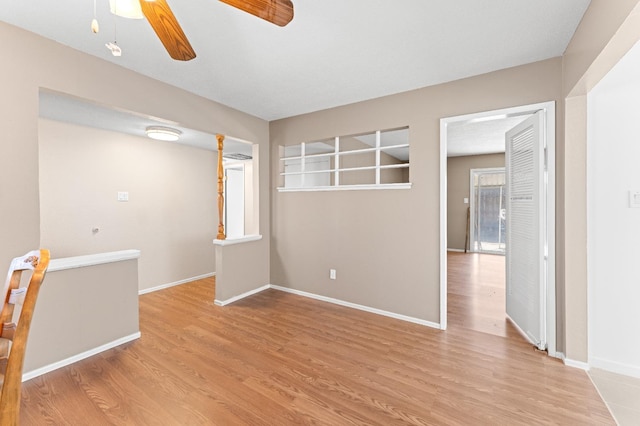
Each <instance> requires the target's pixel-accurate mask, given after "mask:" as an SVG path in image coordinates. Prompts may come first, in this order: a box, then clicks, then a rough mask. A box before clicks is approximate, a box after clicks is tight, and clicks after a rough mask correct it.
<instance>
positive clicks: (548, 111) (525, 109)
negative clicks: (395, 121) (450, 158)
mask: <svg viewBox="0 0 640 426" xmlns="http://www.w3.org/2000/svg"><path fill="white" fill-rule="evenodd" d="M540 110H543V111H544V125H545V130H544V132H545V137H546V142H547V149H546V157H547V170H548V173H547V175H546V176H547V188H548V190H547V194H546V206H547V212H546V215H547V235H546V239H547V246H546V247H545V253H546V255H547V259H548V261H547V265H548V268H547V273H546V278H547V291H546V294H547V300H546V315H545V316H546V320H547V321H546V323H547V330H546V331H547V340H548V348H547V349H548V353H549V355H550V356H553V357H557V356H559V355H558V353H557V352H556V276H555V275H556V268H555V260H556V253H555V247H556V244H555V242H556V239H555V233H556V230H555V206H556V202H555V201H556V200H555V188H556V179H555V178H556V176H555V174H556V162H555V152H556V113H555V110H556V107H555V102H554V101H550V102H543V103H538V104H532V105H523V106H518V107H512V108H504V109H499V110H493V111H484V112H478V113H474V114H466V115H460V116H455V117H446V118H441V119H440V329H442V330H446V329H447V126H448V125H449V124H450V123H454V122H458V121H469V120H473V119H476V120H477V119H487V118H489V117H494V116H504V117H509V116H518V115H525V114H532V113H534V112H537V111H540Z"/></svg>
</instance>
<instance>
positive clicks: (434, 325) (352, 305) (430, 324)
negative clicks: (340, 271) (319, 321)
mask: <svg viewBox="0 0 640 426" xmlns="http://www.w3.org/2000/svg"><path fill="white" fill-rule="evenodd" d="M269 288H272V289H274V290H278V291H284V292H286V293H291V294H295V295H297V296H303V297H308V298H310V299H315V300H320V301H323V302H329V303H333V304H334V305H340V306H345V307H347V308H352V309H358V310H360V311H365V312H370V313H372V314H377V315H383V316H385V317H390V318H395V319H398V320H401V321H407V322H411V323H414V324H419V325H425V326H427V327H431V328H437V329H440V324H437V323H435V322H431V321H426V320H423V319H419V318H414V317H409V316H406V315H401V314H396V313H393V312H389V311H383V310H382V309H376V308H370V307H368V306H364V305H358V304H357V303H351V302H345V301H344V300H340V299H334V298H332V297H326V296H320V295H318V294H314V293H307V292H306V291H300V290H294V289H291V288H287V287H281V286H279V285H274V284H270V285H269Z"/></svg>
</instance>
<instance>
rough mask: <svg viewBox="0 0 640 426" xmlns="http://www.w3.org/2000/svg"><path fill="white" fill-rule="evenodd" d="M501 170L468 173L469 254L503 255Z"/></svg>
mask: <svg viewBox="0 0 640 426" xmlns="http://www.w3.org/2000/svg"><path fill="white" fill-rule="evenodd" d="M505 183H506V180H505V173H504V167H501V168H491V169H472V170H471V180H470V190H471V214H470V227H469V228H470V235H471V251H473V252H481V253H498V254H504V253H505V248H506V238H505V217H506V210H505V208H506V191H505Z"/></svg>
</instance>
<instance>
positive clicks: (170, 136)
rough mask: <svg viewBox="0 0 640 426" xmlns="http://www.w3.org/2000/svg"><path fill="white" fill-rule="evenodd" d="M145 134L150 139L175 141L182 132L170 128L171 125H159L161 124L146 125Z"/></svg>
mask: <svg viewBox="0 0 640 426" xmlns="http://www.w3.org/2000/svg"><path fill="white" fill-rule="evenodd" d="M146 132H147V136H149V137H150V138H151V139H156V140H159V141H169V142H175V141H177V140H178V139H180V135H181V134H182V132H181V131H180V130H177V129H172V128H171V127H161V126H150V127H147V130H146Z"/></svg>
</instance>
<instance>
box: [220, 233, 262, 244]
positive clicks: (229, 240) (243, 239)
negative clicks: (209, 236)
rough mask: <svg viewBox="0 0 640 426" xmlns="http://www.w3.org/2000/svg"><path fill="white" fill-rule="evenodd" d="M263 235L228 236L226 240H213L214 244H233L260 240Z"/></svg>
mask: <svg viewBox="0 0 640 426" xmlns="http://www.w3.org/2000/svg"><path fill="white" fill-rule="evenodd" d="M261 239H262V235H245V236H244V237H240V238H227V239H226V240H213V245H216V246H223V247H224V246H232V245H234V244H242V243H248V242H251V241H260V240H261Z"/></svg>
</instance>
